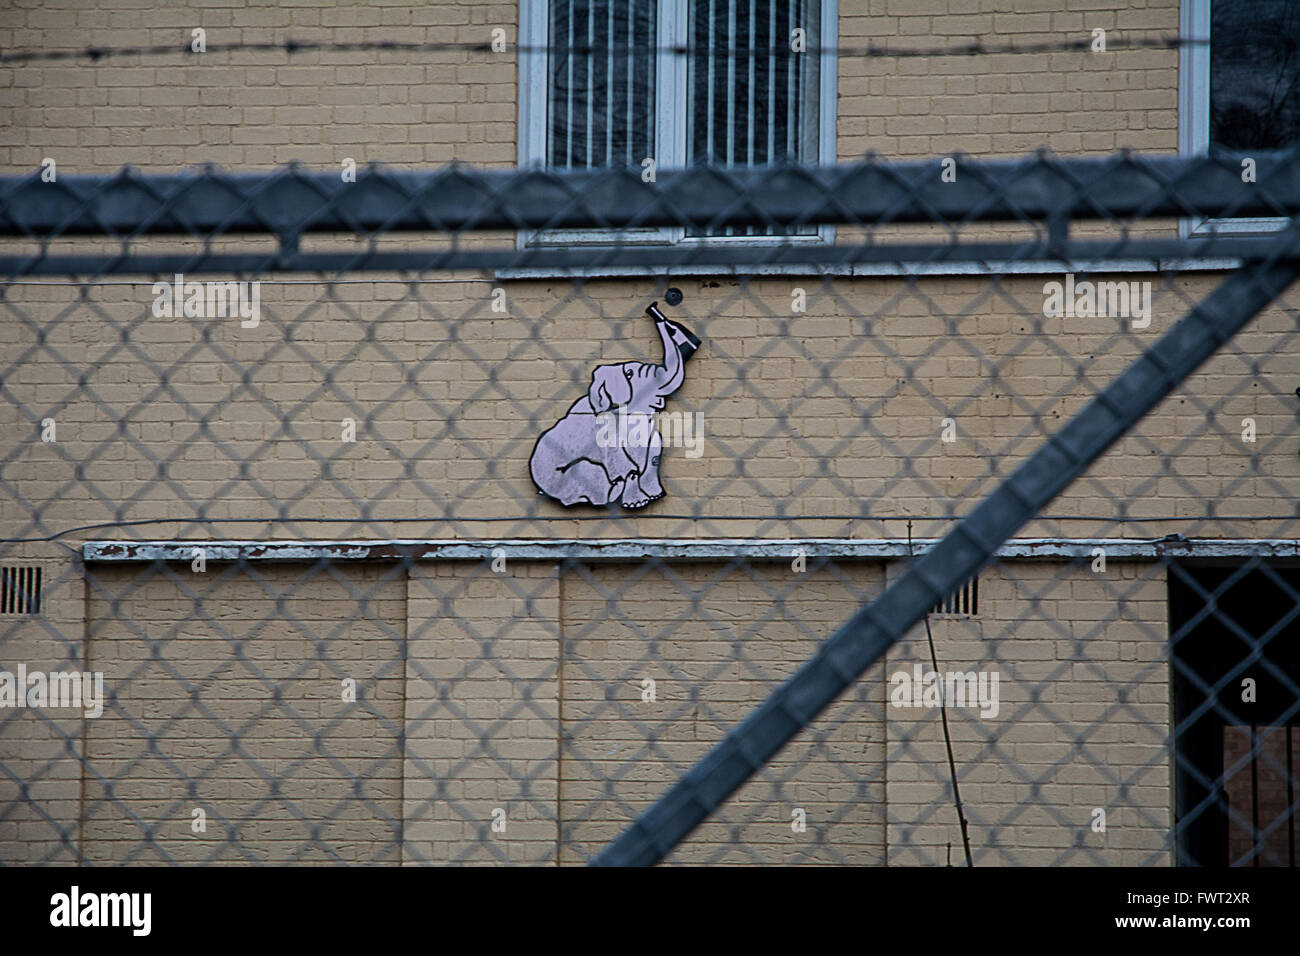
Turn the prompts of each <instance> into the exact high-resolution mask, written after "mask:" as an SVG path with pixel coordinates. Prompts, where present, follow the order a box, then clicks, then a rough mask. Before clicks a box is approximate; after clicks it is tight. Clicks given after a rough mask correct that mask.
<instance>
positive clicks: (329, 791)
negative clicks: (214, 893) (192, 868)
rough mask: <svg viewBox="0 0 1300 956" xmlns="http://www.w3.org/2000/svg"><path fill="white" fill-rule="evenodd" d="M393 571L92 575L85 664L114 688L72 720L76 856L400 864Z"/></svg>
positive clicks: (398, 619)
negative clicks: (80, 762) (76, 747)
mask: <svg viewBox="0 0 1300 956" xmlns="http://www.w3.org/2000/svg"><path fill="white" fill-rule="evenodd" d="M404 577H405V576H404V574H403V573H402V571H401V569H400V568H396V567H394V566H387V567H347V568H340V567H337V566H333V567H328V566H323V565H316V566H312V565H301V566H299V565H288V566H274V567H271V566H259V567H257V568H255V569H248V570H239V569H237V568H233V567H231V566H229V565H225V566H222V565H216V564H213V565H208V567H207V570H206V571H204V572H202V573H195V572H193V571H192V570H191V568H190V567H189V566H187V565H178V566H176V567H169V568H167V569H166V570H163V569H161V568H159V569H146V570H143V571H138V570H137V569H130V568H124V569H117V568H112V569H109V568H102V567H101V568H97V569H95V570H94V571H93V572H92V573H91V575H90V576H89V580H88V584H87V589H88V599H87V609H88V610H87V619H88V623H87V644H88V647H89V667H90V668H91V669H92V670H97V671H102V672H103V674H104V681H105V685H106V687H107V688H111V692H112V694H113V697H114V698H115V699H114V700H113V701H111V702H110V703H109V704H107V705H106V707H105V711H104V715H103V716H102V717H100V718H99V719H97V720H88V721H86V730H85V734H86V737H85V748H86V761H85V770H84V772H83V774H82V779H81V781H80V782H81V785H82V787H83V794H84V795H83V797H82V806H81V814H80V820H81V824H82V827H81V845H80V849H81V853H82V854H83V855H84V858H85V859H86V860H88V861H92V862H96V863H123V862H127V861H130V862H134V863H144V864H150V863H159V862H171V861H185V862H197V861H216V862H223V863H242V862H262V863H289V862H295V863H296V862H302V863H324V862H331V861H333V862H348V863H370V862H379V863H397V862H400V856H399V852H398V839H397V834H398V831H399V827H400V821H401V809H402V803H401V800H402V789H401V781H402V759H401V745H400V742H399V736H400V734H401V732H402V714H403V692H404V673H403V667H402V650H403V647H404V645H405V640H406V591H405V583H406V582H405V580H404ZM346 679H351V680H353V681H355V687H356V699H355V702H348V701H345V700H344V697H343V693H344V687H343V681H344V680H346ZM318 737H319V739H317V738H318ZM272 778H274V779H277V780H278V781H279V782H278V789H274V788H273V787H272V785H271V783H270V780H271V779H272ZM195 809H201V810H203V811H204V813H205V814H206V818H207V819H206V827H207V829H206V832H204V833H195V832H194V830H193V821H194V816H193V812H194V810H195Z"/></svg>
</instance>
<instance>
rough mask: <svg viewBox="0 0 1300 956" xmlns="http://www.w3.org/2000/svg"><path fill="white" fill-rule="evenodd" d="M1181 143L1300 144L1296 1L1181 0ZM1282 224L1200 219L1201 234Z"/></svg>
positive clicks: (1186, 149)
mask: <svg viewBox="0 0 1300 956" xmlns="http://www.w3.org/2000/svg"><path fill="white" fill-rule="evenodd" d="M1182 35H1183V36H1184V37H1185V38H1195V39H1204V38H1207V37H1208V38H1209V41H1210V42H1209V45H1208V46H1205V45H1197V46H1187V47H1184V48H1183V51H1182V60H1181V63H1180V74H1181V76H1182V81H1181V82H1182V88H1181V91H1180V99H1181V102H1180V106H1179V114H1180V116H1179V140H1180V143H1179V146H1180V150H1181V152H1183V153H1201V152H1205V151H1207V149H1208V148H1209V147H1211V146H1214V147H1218V148H1224V149H1234V150H1252V149H1280V148H1282V147H1285V146H1288V145H1290V144H1292V143H1295V142H1297V141H1300V4H1296V3H1295V2H1294V0H1183V7H1182ZM1283 222H1285V220H1283V219H1236V220H1215V221H1207V222H1200V223H1197V224H1196V225H1195V228H1196V230H1197V231H1217V232H1244V231H1258V230H1264V229H1278V228H1281V226H1282V224H1283Z"/></svg>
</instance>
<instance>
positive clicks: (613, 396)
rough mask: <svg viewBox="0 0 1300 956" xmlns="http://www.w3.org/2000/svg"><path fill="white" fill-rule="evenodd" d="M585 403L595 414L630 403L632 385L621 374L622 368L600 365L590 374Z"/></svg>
mask: <svg viewBox="0 0 1300 956" xmlns="http://www.w3.org/2000/svg"><path fill="white" fill-rule="evenodd" d="M587 401H589V402H590V403H591V410H592V411H594V412H596V413H597V414H599V413H600V412H607V411H609V410H610V409H611V408H613V407H614V406H615V405H626V404H627V403H628V402H630V401H632V383H631V382H629V381H628V380H627V376H626V375H624V374H623V366H621V365H602V366H600V367H599V368H598V369H596V371H594V372H592V373H591V388H589V389H587Z"/></svg>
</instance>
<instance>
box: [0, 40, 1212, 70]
mask: <svg viewBox="0 0 1300 956" xmlns="http://www.w3.org/2000/svg"><path fill="white" fill-rule="evenodd" d="M1209 42H1210V41H1209V39H1208V38H1198V37H1178V36H1157V37H1140V38H1135V39H1124V38H1120V37H1116V38H1111V37H1109V36H1108V37H1107V39H1106V40H1105V44H1104V49H1102V50H1096V51H1095V52H1098V53H1113V52H1118V51H1124V50H1177V49H1181V48H1183V47H1194V46H1208V45H1209ZM1095 45H1096V40H1095V39H1094V38H1093V37H1092V36H1088V37H1085V38H1082V39H1062V40H1042V41H1039V42H1035V43H1015V42H1010V41H1007V42H1000V43H997V42H995V43H989V42H986V41H984V40H973V41H970V42H966V43H957V44H952V45H948V46H924V47H892V46H880V45H878V44H874V43H869V44H866V45H864V46H833V47H830V46H828V47H821V46H817V45H815V44H814V45H809V46H808V47H807V48H806V49H804V50H802V51H795V50H792V49H791V48H790V47H789V46H787V45H781V46H772V47H746V46H727V45H724V44H713V45H709V46H698V45H689V44H688V45H681V44H678V45H670V46H651V47H632V48H621V49H612V48H610V47H608V46H595V45H590V44H584V45H569V44H544V45H539V44H512V43H504V44H499V43H498V44H494V43H493V42H492V41H484V42H476V43H469V42H463V41H462V42H456V41H436V42H429V43H422V42H416V41H404V40H352V41H346V42H337V41H303V40H294V39H285V40H278V41H275V40H272V41H254V42H247V41H241V42H238V43H210V44H205V46H204V49H203V50H201V51H198V50H194V49H193V48H192V46H191V44H190V43H189V42H186V43H182V44H180V45H177V44H169V43H168V44H156V45H153V46H124V47H101V46H86V47H80V48H77V49H62V50H17V51H13V52H5V51H4V50H0V65H3V64H8V63H36V62H42V61H61V60H80V59H87V60H90V61H92V62H99V61H102V60H107V59H110V58H114V57H128V56H173V55H176V54H181V55H184V56H194V57H198V56H205V55H208V54H212V53H236V52H241V51H250V52H261V53H266V52H282V53H285V54H288V55H290V56H292V55H293V54H295V53H312V52H329V53H358V52H385V51H388V52H406V53H491V54H493V55H500V54H502V53H526V54H540V53H545V54H551V53H570V54H574V55H578V56H585V55H588V54H597V53H598V54H600V55H601V56H615V57H619V58H623V57H628V56H641V55H644V54H646V53H668V54H673V55H676V56H694V55H697V54H704V53H708V54H713V55H715V56H716V55H727V56H732V55H739V56H777V55H782V56H786V55H796V56H802V55H805V54H808V53H811V54H821V53H834V54H835V55H836V56H841V57H848V58H859V57H861V58H876V59H891V58H905V57H946V56H980V55H1001V54H1021V53H1023V54H1034V53H1037V54H1042V53H1081V52H1084V53H1086V52H1094V47H1095Z"/></svg>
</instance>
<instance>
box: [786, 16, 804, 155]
mask: <svg viewBox="0 0 1300 956" xmlns="http://www.w3.org/2000/svg"><path fill="white" fill-rule="evenodd" d="M798 10H799V0H790V35H791V36H794V29H795V23H796V22H797V20H796V17H797V13H798ZM804 56H805V54H803V53H793V52H792V54H791V56H790V69H788V70H786V71H785V103H786V107H785V111H786V120H785V157H786V159H787V160H793V159H794V158H795V156H794V130H795V126H796V124H797V121H798V112H799V108H798V105H797V104H796V102H795V98H794V91H795V88H796V87H795V81H794V74H795V71H796V70H798V69H799V65H800V63H802V62H803V58H804Z"/></svg>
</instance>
